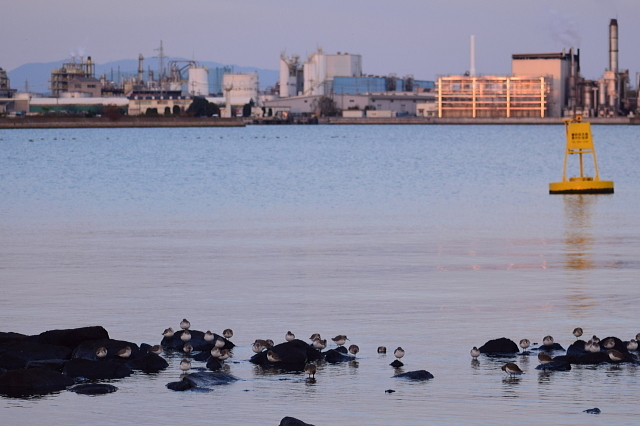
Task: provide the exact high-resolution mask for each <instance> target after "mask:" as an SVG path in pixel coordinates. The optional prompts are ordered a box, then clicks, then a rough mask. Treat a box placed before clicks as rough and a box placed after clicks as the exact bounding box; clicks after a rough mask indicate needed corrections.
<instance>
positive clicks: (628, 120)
mask: <svg viewBox="0 0 640 426" xmlns="http://www.w3.org/2000/svg"><path fill="white" fill-rule="evenodd" d="M584 121H588V122H590V123H592V124H610V125H614V124H615V125H629V124H636V125H637V124H640V117H613V118H601V117H591V118H584ZM563 123H564V122H563V121H562V118H560V117H544V118H540V117H531V118H528V117H523V118H504V117H496V118H490V117H482V118H470V117H456V118H438V117H380V118H373V117H362V118H348V117H323V118H320V119H319V120H318V124H476V125H478V124H493V125H495V124H500V125H502V124H506V125H508V124H512V125H513V124H520V125H522V124H545V125H548V124H563Z"/></svg>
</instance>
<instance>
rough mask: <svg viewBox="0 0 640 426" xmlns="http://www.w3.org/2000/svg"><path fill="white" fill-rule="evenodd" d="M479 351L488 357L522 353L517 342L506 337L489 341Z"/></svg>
mask: <svg viewBox="0 0 640 426" xmlns="http://www.w3.org/2000/svg"><path fill="white" fill-rule="evenodd" d="M478 349H479V351H480V353H481V354H487V355H513V354H517V353H518V352H520V350H519V349H518V345H516V342H514V341H513V340H511V339H507V338H506V337H501V338H499V339H493V340H489V341H488V342H487V343H485V344H484V345H482V346H480V348H478Z"/></svg>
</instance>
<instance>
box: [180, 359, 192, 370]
mask: <svg viewBox="0 0 640 426" xmlns="http://www.w3.org/2000/svg"><path fill="white" fill-rule="evenodd" d="M190 368H191V361H190V360H188V359H186V358H185V359H183V360H182V361H180V370H182V371H188V370H189V369H190Z"/></svg>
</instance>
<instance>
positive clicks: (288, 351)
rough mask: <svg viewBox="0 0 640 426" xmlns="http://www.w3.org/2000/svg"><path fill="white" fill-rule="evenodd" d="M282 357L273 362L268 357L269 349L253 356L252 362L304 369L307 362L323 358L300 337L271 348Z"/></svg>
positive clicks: (286, 368) (288, 368)
mask: <svg viewBox="0 0 640 426" xmlns="http://www.w3.org/2000/svg"><path fill="white" fill-rule="evenodd" d="M270 350H271V351H273V352H274V353H275V354H276V355H278V356H279V357H280V359H281V361H279V362H274V363H271V362H269V360H268V359H267V351H263V352H260V353H259V354H255V355H254V356H252V357H251V360H250V361H251V362H252V363H254V364H258V365H262V366H273V367H277V368H281V369H283V370H290V371H303V370H304V366H305V364H306V363H307V362H311V361H317V360H319V359H322V358H323V355H322V353H321V352H320V351H319V350H317V349H314V348H313V347H312V346H311V345H308V344H307V343H305V342H303V341H302V340H299V339H293V340H292V341H290V342H285V343H280V344H279V345H276V346H274V347H273V348H271V349H270Z"/></svg>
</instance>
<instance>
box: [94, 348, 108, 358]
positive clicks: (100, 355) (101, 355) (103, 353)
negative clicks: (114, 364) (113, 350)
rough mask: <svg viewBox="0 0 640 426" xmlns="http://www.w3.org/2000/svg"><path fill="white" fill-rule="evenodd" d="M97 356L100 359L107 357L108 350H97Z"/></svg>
mask: <svg viewBox="0 0 640 426" xmlns="http://www.w3.org/2000/svg"><path fill="white" fill-rule="evenodd" d="M96 356H97V357H98V358H104V357H105V356H107V348H105V347H104V346H103V347H101V348H98V349H97V350H96Z"/></svg>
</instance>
